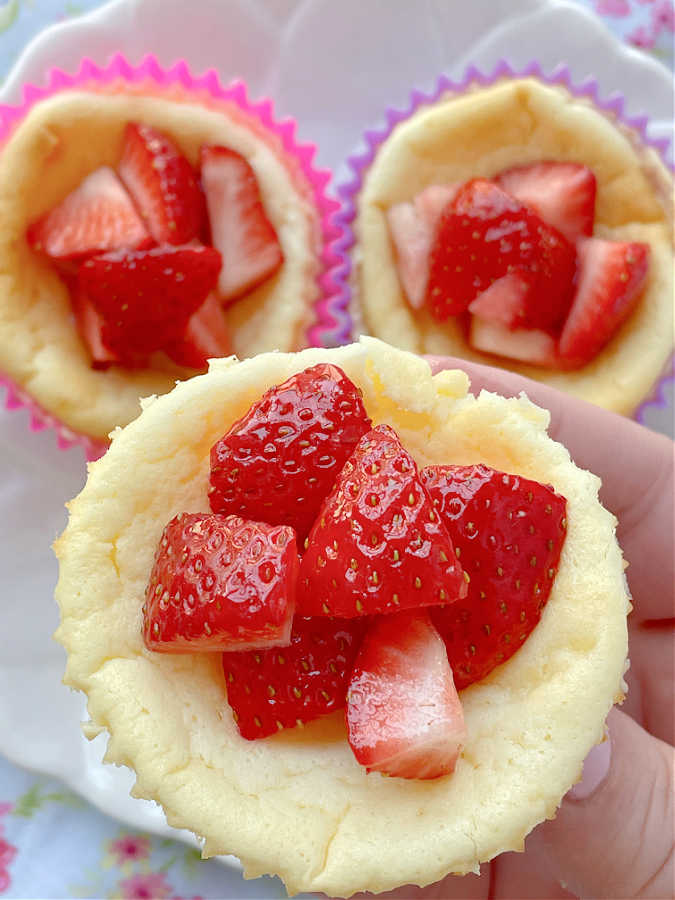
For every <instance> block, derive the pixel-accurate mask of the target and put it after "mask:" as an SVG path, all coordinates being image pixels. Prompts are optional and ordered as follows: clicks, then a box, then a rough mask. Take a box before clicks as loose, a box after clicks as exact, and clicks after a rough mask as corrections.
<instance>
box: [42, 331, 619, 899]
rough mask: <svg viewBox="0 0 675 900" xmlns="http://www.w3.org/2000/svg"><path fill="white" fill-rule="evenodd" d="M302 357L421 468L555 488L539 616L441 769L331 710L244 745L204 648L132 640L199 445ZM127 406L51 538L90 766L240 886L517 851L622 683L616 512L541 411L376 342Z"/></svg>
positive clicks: (291, 359) (229, 368)
mask: <svg viewBox="0 0 675 900" xmlns="http://www.w3.org/2000/svg"><path fill="white" fill-rule="evenodd" d="M319 363H329V364H331V365H332V366H335V367H339V369H340V370H341V371H342V372H343V373H344V374H345V375H346V376H347V377H348V378H349V379H350V380H351V381H352V382H353V384H354V385H356V386H357V388H358V389H359V391H360V395H362V402H363V407H364V408H365V412H366V413H367V415H368V417H369V419H370V422H371V423H372V425H373V427H374V429H375V431H376V432H377V430H378V429H380V431H381V430H382V429H383V428H384V429H385V431H386V429H393V430H395V432H396V434H397V435H398V439H399V440H400V442H401V444H402V446H403V447H404V448H405V449H406V452H407V453H409V454H410V456H411V457H412V459H413V460H414V462H415V464H416V465H417V466H418V467H419V469H422V468H423V467H427V466H434V465H443V464H457V465H474V464H479V463H480V464H483V465H484V466H490V467H492V468H494V469H497V470H500V471H502V472H511V473H513V474H514V475H520V476H523V477H526V478H528V479H532V480H534V481H537V482H540V483H541V484H543V485H551V486H552V489H553V490H555V491H556V492H557V493H558V494H559V495H561V496H562V497H564V498H565V500H566V520H567V524H566V539H565V542H564V545H563V548H562V555H561V556H560V560H559V563H558V568H557V574H556V575H555V580H554V581H553V585H552V590H551V593H550V596H549V600H548V603H547V604H546V606H545V607H544V608H543V611H542V615H541V619H540V621H539V622H538V624H537V625H536V627H535V628H534V630H533V631H532V633H531V634H530V635H529V637H528V638H527V640H526V641H525V643H524V644H523V645H522V646H521V647H520V649H519V650H518V651H517V652H516V653H515V654H514V655H513V656H512V657H511V658H510V659H508V661H506V662H504V663H502V664H501V665H498V666H497V667H496V668H495V669H493V671H491V672H490V674H489V675H487V677H485V678H483V679H481V680H480V681H479V682H476V683H474V684H471V685H470V686H469V687H467V688H466V689H464V690H461V691H460V695H459V696H460V699H461V704H462V707H463V714H464V720H465V725H466V739H465V742H464V746H463V749H462V751H461V754H460V755H459V758H458V759H457V761H456V766H455V767H454V772H452V774H448V775H444V776H443V777H435V778H433V779H432V780H419V779H415V778H412V779H410V778H406V777H403V778H399V777H385V776H384V775H382V774H381V773H380V772H378V771H370V772H369V771H367V768H366V767H365V766H364V765H360V764H359V762H358V761H357V760H356V759H355V757H354V754H353V753H352V751H351V749H350V746H349V742H348V735H347V729H346V726H345V715H344V711H339V712H335V713H332V714H328V715H324V716H322V717H321V718H318V719H316V720H314V721H312V722H309V723H308V724H306V725H305V726H304V727H296V728H288V729H284V730H282V731H279V733H275V734H272V735H270V736H268V737H264V738H261V739H258V740H246V739H245V738H244V737H242V735H241V734H240V732H239V730H238V728H237V724H236V722H235V718H234V716H233V711H232V709H231V708H230V705H229V704H228V700H227V680H226V678H225V675H224V670H223V662H222V661H221V654H219V653H198V652H192V653H191V652H187V653H161V652H154V650H153V649H148V646H147V645H146V643H145V642H144V638H143V622H144V609H143V607H144V603H145V597H146V590H150V588H148V587H147V586H148V584H149V579H150V573H151V570H152V569H153V559H155V553H156V551H157V548H158V547H160V546H166V545H167V542H166V541H165V540H164V538H163V537H162V534H163V529H164V527H165V525H166V524H167V523H168V522H170V521H172V520H174V517H175V516H177V515H179V514H188V519H187V520H186V521H190V522H193V521H198V519H199V516H198V515H196V514H209V513H210V512H211V509H210V504H209V496H210V495H209V486H210V474H211V464H212V462H211V457H210V453H211V448H212V447H214V445H216V444H217V443H218V442H219V441H220V439H221V438H222V436H223V434H224V433H225V432H227V431H228V429H230V428H231V427H232V426H233V424H234V423H237V422H240V420H242V417H244V416H246V415H247V413H248V411H249V410H250V409H251V407H252V405H253V404H255V403H257V402H258V401H259V400H260V398H261V396H262V395H263V394H265V392H266V391H267V390H268V389H269V388H271V387H272V386H275V385H281V384H282V383H283V382H285V381H286V380H287V379H289V378H290V377H291V376H293V375H294V374H295V373H300V372H303V371H305V370H307V369H308V368H309V367H312V366H317V365H318V364H319ZM143 406H144V408H143V412H142V414H141V415H140V417H139V418H138V419H136V420H135V421H134V422H132V423H131V424H130V425H128V426H127V427H126V428H124V429H122V430H118V431H117V432H116V433H115V435H114V436H113V440H112V444H111V447H110V449H109V451H108V452H107V453H106V455H105V456H104V457H103V458H102V459H101V460H99V461H98V462H96V463H94V464H93V465H92V466H91V467H90V472H89V478H88V481H87V484H86V486H85V488H84V489H83V491H82V493H81V494H80V495H79V496H78V497H77V498H75V499H74V500H73V501H72V502H71V503H70V504H69V509H70V518H69V524H68V526H67V528H66V530H65V532H64V533H63V535H62V536H61V537H60V538H59V540H58V541H57V543H56V546H55V550H56V554H57V557H58V559H59V566H60V574H59V581H58V586H57V590H56V598H57V601H58V604H59V607H60V611H61V624H60V626H59V629H58V631H57V634H56V637H57V639H58V641H59V642H60V643H61V644H62V645H63V646H64V647H65V649H66V651H67V654H68V662H67V669H66V674H65V683H66V684H68V685H69V686H71V687H74V688H76V689H78V690H81V691H83V692H84V693H85V694H86V695H87V698H88V710H89V716H90V721H89V722H88V723H87V725H86V726H85V733H86V735H87V736H88V737H93V736H94V735H96V734H98V733H100V732H101V731H104V730H105V731H107V732H108V734H109V742H108V750H107V755H106V759H107V761H109V762H113V763H116V764H121V765H126V766H129V767H130V768H131V769H132V770H133V771H134V772H135V775H136V784H135V787H134V790H133V793H134V795H135V796H137V797H142V798H147V799H152V800H154V801H156V802H157V803H159V804H161V806H162V807H163V809H164V811H165V814H166V816H167V820H168V822H169V823H170V824H171V825H173V826H175V827H177V828H186V829H189V830H191V831H193V832H194V833H195V834H197V835H198V836H199V837H200V838H202V839H203V841H204V843H203V848H204V855H205V856H213V855H217V854H234V855H236V856H238V857H239V858H240V859H241V861H242V864H243V866H244V872H245V875H246V876H247V877H255V876H258V875H262V874H264V873H269V874H277V875H279V876H280V877H281V878H282V879H283V880H284V882H285V884H286V886H287V888H288V890H289V893H294V892H297V891H323V892H325V893H326V894H328V895H329V896H345V897H347V896H350V895H351V894H352V893H354V892H356V891H361V890H368V891H373V892H379V891H384V890H388V889H391V888H394V887H397V886H400V885H403V884H410V883H416V884H420V885H425V884H429V883H431V882H434V881H437V880H438V879H440V878H442V877H443V876H445V875H447V874H448V873H451V872H452V873H456V874H465V873H469V872H476V871H477V869H478V866H479V865H480V863H481V862H483V861H486V860H489V859H492V858H493V857H494V856H496V855H497V854H499V853H502V852H505V851H510V850H521V849H522V847H523V841H524V838H525V836H526V835H527V834H528V833H529V832H530V830H531V829H532V828H534V826H535V825H536V824H538V823H539V822H541V821H542V820H543V819H545V818H547V817H552V816H554V815H555V811H556V808H557V806H558V805H559V803H560V801H561V799H562V797H563V795H564V794H565V792H566V791H567V790H568V789H569V788H570V787H571V786H572V785H573V784H574V783H575V782H576V781H577V780H578V779H579V777H580V774H581V767H582V763H583V760H584V758H585V757H586V755H587V753H588V752H589V750H590V749H591V747H592V746H593V745H594V744H596V743H598V742H599V741H601V740H602V739H603V728H604V721H605V717H606V715H607V713H608V711H609V710H610V708H611V707H612V704H613V703H615V702H618V701H620V700H621V699H622V696H623V691H624V690H625V684H624V682H623V673H624V670H625V666H626V654H627V628H626V616H627V612H628V609H629V600H628V596H627V589H626V584H625V581H624V577H623V560H622V554H621V551H620V549H619V546H618V544H617V542H616V538H615V525H616V521H615V519H614V517H613V516H612V515H611V514H610V513H609V512H607V511H606V510H605V509H604V508H603V507H602V506H601V504H600V503H599V501H598V488H599V486H600V482H599V479H598V478H597V477H596V476H594V475H592V474H591V473H589V472H586V471H583V470H581V469H578V468H577V467H576V466H575V465H574V463H573V462H572V461H571V459H570V455H569V453H568V451H567V450H566V449H565V447H563V446H562V445H560V444H558V443H556V442H554V441H553V440H552V439H551V438H550V437H549V436H548V435H547V426H548V423H549V415H548V413H547V412H546V411H545V410H542V409H539V408H538V407H536V406H534V405H533V404H532V403H531V402H530V401H529V400H528V399H527V398H526V397H524V396H521V397H519V398H510V399H507V398H504V397H501V396H498V395H496V394H492V393H488V392H482V393H481V394H480V396H479V397H475V396H473V395H472V394H471V393H469V383H468V379H467V377H466V375H465V374H464V373H463V372H461V371H446V372H441V373H439V374H437V375H435V376H432V375H431V371H430V369H429V366H428V364H427V363H426V362H425V361H424V360H422V359H420V358H419V357H416V356H414V355H412V354H410V353H407V352H405V351H402V350H399V349H395V348H393V347H391V346H388V345H386V344H384V343H382V342H380V341H378V340H375V339H372V338H362V339H361V341H360V343H358V344H353V345H350V346H346V347H343V348H339V349H335V350H319V349H311V350H304V351H302V352H300V353H296V354H285V353H275V354H262V355H259V356H256V357H254V358H252V359H249V360H246V361H243V362H237V361H235V360H217V361H213V362H212V363H211V367H210V370H209V372H208V373H207V374H205V375H200V376H196V377H194V378H192V379H190V380H189V381H186V382H182V383H180V384H178V385H177V386H176V387H175V389H174V390H173V391H171V392H170V393H168V394H165V395H164V396H162V397H159V398H157V399H153V400H149V401H146V402H145V403H144V404H143ZM387 433H388V432H387ZM263 499H264V498H263ZM278 512H279V511H278V510H275V515H278ZM309 540H310V544H311V540H312V535H311V534H310V538H309ZM200 567H201V565H200ZM202 574H203V573H202ZM154 583H155V582H154V581H153V582H152V585H154ZM161 590H162V588H160V593H161ZM339 590H340V586H339V585H338V586H337V588H336V591H339ZM310 599H311V598H310ZM386 619H387V617H386V616H385V617H384V619H383V620H382V621H386ZM326 621H329V620H326ZM280 652H283V651H280ZM225 655H227V654H225Z"/></svg>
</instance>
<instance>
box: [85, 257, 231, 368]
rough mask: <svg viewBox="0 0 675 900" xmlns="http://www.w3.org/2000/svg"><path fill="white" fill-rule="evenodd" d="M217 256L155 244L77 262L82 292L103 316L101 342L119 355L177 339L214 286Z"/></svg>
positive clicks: (149, 350) (159, 348)
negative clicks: (152, 247)
mask: <svg viewBox="0 0 675 900" xmlns="http://www.w3.org/2000/svg"><path fill="white" fill-rule="evenodd" d="M220 264H221V262H220V254H219V253H218V251H217V250H214V249H213V248H211V247H200V246H194V245H190V246H189V247H166V246H165V247H156V248H154V249H152V250H137V251H126V250H125V251H118V252H117V253H106V254H103V255H102V256H94V257H92V258H91V259H88V260H86V261H85V262H84V263H82V265H81V266H80V269H79V273H78V278H79V285H80V288H81V290H83V291H84V293H85V294H86V295H87V297H88V298H89V299H90V300H91V303H92V304H93V306H94V308H95V309H96V310H97V312H98V313H99V314H100V315H101V317H102V318H103V320H104V326H103V331H102V338H103V342H104V343H105V345H106V346H107V347H109V348H110V350H112V352H113V353H116V354H118V355H119V356H121V357H124V356H129V355H132V354H139V353H140V354H144V353H152V352H153V351H154V350H161V349H162V348H163V347H164V346H166V345H167V344H169V343H171V342H172V341H176V340H178V339H180V337H181V336H182V334H183V332H184V330H185V327H186V326H187V323H188V320H189V319H190V317H191V316H192V315H193V313H194V312H195V311H196V310H197V309H198V308H199V307H200V306H201V304H202V303H203V302H204V300H205V299H206V297H207V296H208V294H209V293H210V291H212V290H213V288H214V287H215V283H216V281H217V279H218V272H219V271H220Z"/></svg>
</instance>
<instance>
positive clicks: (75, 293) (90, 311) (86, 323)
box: [69, 281, 120, 369]
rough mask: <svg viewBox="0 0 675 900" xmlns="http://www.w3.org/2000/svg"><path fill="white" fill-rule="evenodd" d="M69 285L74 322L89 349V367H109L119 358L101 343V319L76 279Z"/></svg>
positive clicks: (102, 323) (102, 324)
mask: <svg viewBox="0 0 675 900" xmlns="http://www.w3.org/2000/svg"><path fill="white" fill-rule="evenodd" d="M69 287H70V304H71V306H72V309H73V314H74V316H75V324H76V326H77V331H78V334H79V335H80V337H81V339H82V341H83V342H84V345H85V347H86V348H87V350H88V351H89V355H90V357H91V367H92V369H109V368H110V366H112V365H113V364H114V363H118V362H120V358H119V356H118V355H117V354H116V353H113V351H112V350H110V349H109V348H108V347H106V345H105V344H104V343H103V326H104V322H103V319H102V317H101V315H100V314H99V313H98V312H97V311H96V309H95V307H94V306H93V305H92V302H91V300H90V299H89V298H88V297H87V296H86V294H85V293H84V291H82V290H81V289H80V287H79V285H78V284H77V281H73V283H72V284H71V285H69Z"/></svg>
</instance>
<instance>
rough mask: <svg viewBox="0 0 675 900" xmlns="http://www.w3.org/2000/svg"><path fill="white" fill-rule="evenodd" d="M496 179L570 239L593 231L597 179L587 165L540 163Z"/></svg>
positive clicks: (520, 167)
mask: <svg viewBox="0 0 675 900" xmlns="http://www.w3.org/2000/svg"><path fill="white" fill-rule="evenodd" d="M495 182H496V183H497V184H498V185H499V186H500V187H501V188H503V189H504V190H505V191H507V192H508V193H509V194H511V195H512V196H513V197H515V198H516V200H520V202H521V203H525V204H526V205H527V206H530V207H531V208H532V209H533V210H534V211H535V212H536V213H537V215H539V216H541V218H542V219H543V220H544V221H545V222H548V224H549V225H552V226H553V227H554V228H557V229H558V231H560V232H561V233H562V234H564V235H565V237H566V238H567V239H568V240H569V241H572V242H575V241H577V240H578V239H579V238H580V237H583V236H584V235H591V234H592V233H593V221H594V219H595V193H596V181H595V175H594V174H593V172H592V171H591V170H590V169H589V168H588V167H587V166H582V165H579V164H578V163H567V162H539V163H534V164H533V165H526V166H516V167H515V168H513V169H507V170H506V171H505V172H501V173H500V174H499V175H497V177H496V178H495Z"/></svg>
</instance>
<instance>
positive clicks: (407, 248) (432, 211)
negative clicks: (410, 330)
mask: <svg viewBox="0 0 675 900" xmlns="http://www.w3.org/2000/svg"><path fill="white" fill-rule="evenodd" d="M456 193H457V185H454V184H450V185H438V184H432V185H430V186H429V187H427V188H425V189H424V190H423V191H421V193H419V194H418V195H417V196H416V197H415V199H414V200H413V202H412V203H396V204H395V205H394V206H391V207H390V208H389V209H388V210H387V213H386V216H387V223H388V225H389V233H390V235H391V239H392V242H393V244H394V249H395V250H396V264H397V268H398V275H399V278H400V279H401V285H402V286H403V290H404V291H405V293H406V296H407V297H408V301H409V302H410V305H411V306H412V307H413V309H420V308H421V307H422V306H423V305H424V297H425V294H426V289H427V279H428V278H429V251H430V250H431V244H432V242H433V238H434V232H435V230H436V225H437V224H438V220H439V218H440V216H441V213H442V212H443V210H444V209H445V207H446V206H447V204H448V203H449V202H450V201H451V200H452V199H453V197H454V196H455V194H456Z"/></svg>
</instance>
